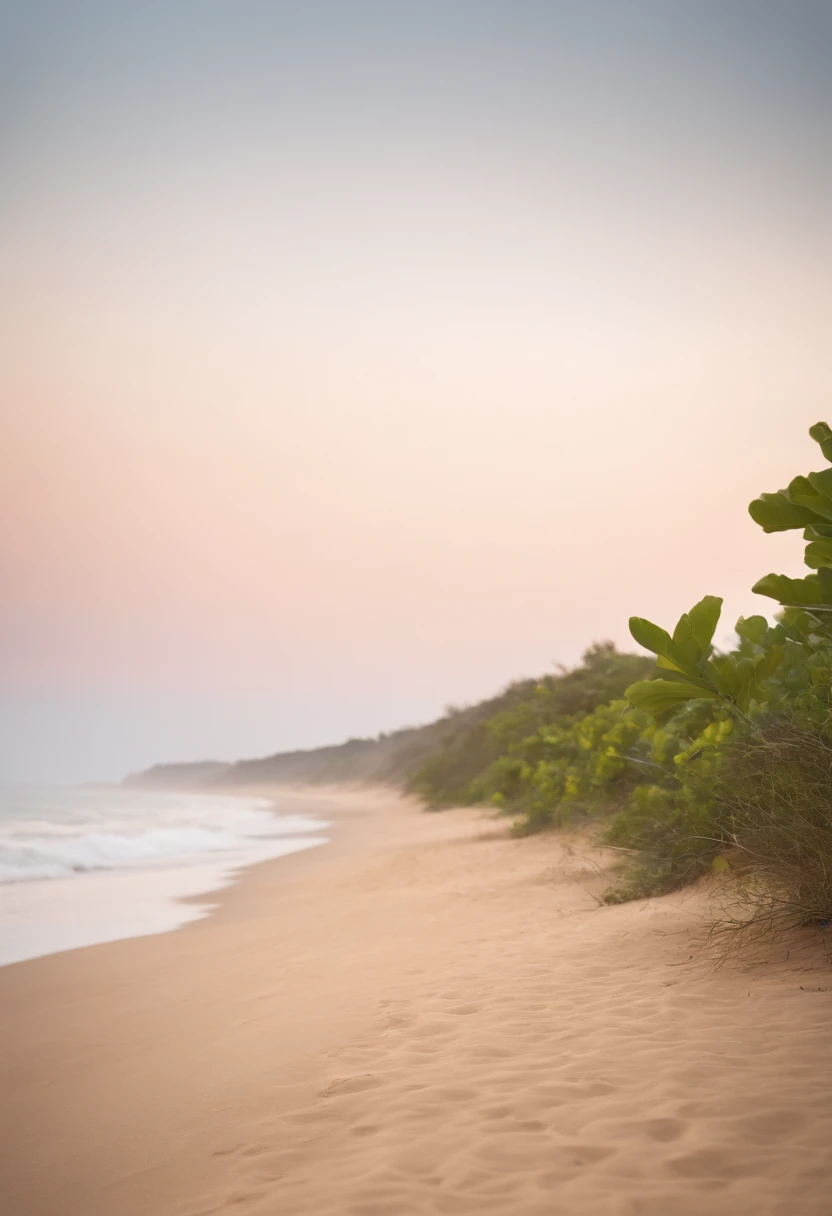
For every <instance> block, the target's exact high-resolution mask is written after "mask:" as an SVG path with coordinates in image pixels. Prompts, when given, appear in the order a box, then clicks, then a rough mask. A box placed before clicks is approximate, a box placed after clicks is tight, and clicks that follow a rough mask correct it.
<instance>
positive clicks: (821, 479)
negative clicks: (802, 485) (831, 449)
mask: <svg viewBox="0 0 832 1216" xmlns="http://www.w3.org/2000/svg"><path fill="white" fill-rule="evenodd" d="M807 480H808V482H809V485H810V486H811V487H812V489H813V490H815V491H816V492H817V493H818V494H822V495H823V497H824V498H825V499H826V500H827V501H828V502H830V503H832V469H824V470H823V472H822V473H810V474H809V477H808V479H807Z"/></svg>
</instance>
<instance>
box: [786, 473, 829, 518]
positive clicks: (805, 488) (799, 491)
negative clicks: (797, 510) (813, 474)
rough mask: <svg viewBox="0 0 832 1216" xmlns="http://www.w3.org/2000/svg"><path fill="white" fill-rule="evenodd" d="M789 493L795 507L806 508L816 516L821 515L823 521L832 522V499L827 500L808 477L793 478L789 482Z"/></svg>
mask: <svg viewBox="0 0 832 1216" xmlns="http://www.w3.org/2000/svg"><path fill="white" fill-rule="evenodd" d="M787 492H788V495H789V499H790V501H791V502H793V503H794V504H795V506H798V507H804V508H805V509H806V510H808V511H812V512H813V513H814V514H815V515H820V517H821V518H822V519H830V520H832V499H829V498H827V497H826V495H825V494H823V493H822V492H821V491H820V490H816V489H815V487H814V486H813V485H812V483H811V481H810V480H809V478H808V477H793V478H792V480H791V481H790V482H789V485H788V491H787ZM808 522H810V523H811V522H812V521H811V520H810V521H808ZM798 526H799V525H798Z"/></svg>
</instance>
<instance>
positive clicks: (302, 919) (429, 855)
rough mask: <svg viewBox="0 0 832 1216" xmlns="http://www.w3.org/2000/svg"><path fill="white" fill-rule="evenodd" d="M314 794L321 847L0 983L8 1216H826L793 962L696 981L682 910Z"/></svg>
mask: <svg viewBox="0 0 832 1216" xmlns="http://www.w3.org/2000/svg"><path fill="white" fill-rule="evenodd" d="M310 797H311V796H310ZM315 798H316V805H317V803H318V802H320V801H321V800H324V799H330V801H327V803H326V805H327V806H328V807H329V808H330V813H334V814H335V815H337V816H338V823H339V827H338V829H336V831H335V838H334V841H333V844H332V845H331V846H329V847H328V848H327V849H321V850H315V851H312V852H311V853H309V854H299V855H298V856H296V857H294V858H287V859H283V860H281V861H279V862H275V863H269V864H267V865H264V866H260V867H257V868H256V869H254V870H252V871H250V872H249V873H248V874H247V875H246V877H245V879H244V881H243V882H242V883H241V884H240V886H239V887H238V888H235V889H233V890H231V891H229V892H225V893H223V895H222V897H221V907H220V910H219V912H218V914H217V915H216V916H215V917H213V918H212V919H211V920H208V921H203V922H197V923H196V924H194V925H192V926H189V927H187V928H186V929H183V930H181V931H179V932H177V933H174V934H170V935H167V936H164V937H156V938H149V939H143V940H138V941H131V942H122V943H116V944H114V945H111V946H100V947H93V948H91V949H88V950H83V951H76V952H73V953H71V954H65V955H59V956H55V957H53V958H51V959H41V960H35V961H33V962H30V963H24V964H20V965H18V966H14V967H9V968H5V969H3V970H2V971H0V999H2V1002H3V1008H4V1010H5V1015H4V1023H5V1024H4V1028H3V1031H2V1039H0V1043H2V1047H0V1051H2V1055H3V1085H4V1093H5V1094H6V1095H7V1099H8V1100H7V1101H6V1102H5V1103H4V1106H5V1108H6V1112H7V1115H8V1116H9V1117H8V1119H7V1121H6V1126H4V1128H3V1129H2V1133H0V1134H1V1135H2V1143H3V1145H4V1147H5V1150H6V1151H7V1152H8V1153H10V1154H11V1158H10V1160H9V1163H8V1165H7V1168H6V1177H5V1178H4V1189H5V1193H6V1194H7V1195H10V1196H11V1197H12V1202H13V1205H14V1206H13V1208H12V1209H11V1210H12V1211H14V1212H15V1213H18V1212H19V1213H23V1214H25V1216H44V1214H47V1213H48V1214H49V1216H52V1214H53V1213H54V1214H55V1216H58V1213H61V1216H65V1214H66V1216H72V1214H75V1213H78V1214H81V1213H83V1216H104V1214H105V1213H106V1214H107V1216H111V1214H112V1213H115V1212H118V1213H120V1214H122V1216H208V1214H209V1213H239V1214H240V1216H283V1214H284V1213H285V1214H286V1216H295V1214H298V1216H301V1214H309V1216H336V1214H337V1216H342V1214H349V1216H410V1214H411V1213H412V1214H416V1213H419V1214H421V1213H424V1214H429V1213H431V1214H432V1213H497V1214H500V1216H502V1214H505V1216H508V1214H509V1213H511V1214H515V1213H516V1214H517V1216H553V1214H556V1213H557V1214H567V1216H571V1214H572V1213H576V1214H577V1213H587V1214H589V1213H592V1214H593V1216H606V1214H607V1213H609V1214H611V1216H612V1214H616V1216H619V1214H620V1216H700V1214H702V1213H705V1214H707V1216H723V1214H724V1216H728V1214H729V1213H730V1214H731V1216H737V1214H740V1216H744V1214H748V1216H751V1214H752V1213H754V1214H755V1216H756V1214H758V1213H761V1214H770V1216H821V1214H823V1216H826V1213H828V1212H829V1210H830V1201H829V1195H830V1187H832V1153H830V1143H832V1097H830V1092H829V1077H830V1064H832V1035H830V1030H832V973H830V971H829V968H828V966H827V964H826V962H825V959H824V958H823V956H822V954H820V952H819V951H818V949H817V947H816V945H815V944H814V943H813V942H812V941H807V942H805V943H802V942H800V941H799V940H795V941H794V942H791V943H789V946H788V951H787V948H786V947H785V946H780V947H777V948H776V949H774V948H773V949H772V951H771V952H770V956H769V958H768V961H766V962H762V961H760V960H755V962H754V964H753V965H752V964H750V963H743V964H739V963H736V962H735V963H732V964H730V965H725V966H723V967H722V968H720V969H718V970H715V968H714V964H713V961H712V960H709V959H707V958H705V957H703V955H702V952H701V948H700V934H701V914H702V896H701V895H700V894H690V893H689V894H687V895H685V896H682V897H674V898H671V899H665V900H661V901H654V902H652V903H640V904H631V905H627V906H624V907H616V908H602V909H599V908H597V907H596V905H595V903H594V900H593V899H592V896H591V891H592V890H593V889H597V887H598V885H599V883H602V882H603V880H602V879H601V878H599V876H598V875H597V874H596V873H595V872H594V869H593V866H594V864H595V863H594V861H593V860H592V859H591V858H587V856H586V855H585V854H584V853H583V852H582V851H581V850H580V849H577V850H576V849H570V848H569V846H568V843H567V842H564V841H563V839H559V838H557V837H554V836H549V837H539V838H532V839H528V840H520V841H514V840H507V839H506V838H505V831H504V828H503V827H502V826H495V825H494V823H493V822H492V821H490V820H487V819H484V818H483V817H482V816H481V815H479V814H478V813H475V812H452V813H449V814H447V815H442V816H432V815H425V814H422V813H420V812H418V811H417V810H416V809H415V808H414V807H412V806H410V805H409V804H407V803H401V802H398V801H397V800H396V799H395V798H393V797H392V796H390V795H380V794H378V793H373V794H361V795H358V794H355V793H353V794H350V795H345V794H341V795H332V794H329V795H324V794H319V795H316V796H315Z"/></svg>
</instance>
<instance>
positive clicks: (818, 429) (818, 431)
mask: <svg viewBox="0 0 832 1216" xmlns="http://www.w3.org/2000/svg"><path fill="white" fill-rule="evenodd" d="M809 434H810V435H811V437H812V438H813V439H814V441H815V443H819V444H820V450H821V451H822V452H823V454H824V456H825V457H826V459H827V460H828V461H829V462H830V464H832V430H830V429H829V427H828V426H827V424H826V423H825V422H816V423H815V425H814V426H810V427H809Z"/></svg>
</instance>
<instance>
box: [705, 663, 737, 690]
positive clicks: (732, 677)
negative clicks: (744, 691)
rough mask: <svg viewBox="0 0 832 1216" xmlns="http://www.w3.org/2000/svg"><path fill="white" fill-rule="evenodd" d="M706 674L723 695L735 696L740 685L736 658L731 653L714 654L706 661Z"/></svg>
mask: <svg viewBox="0 0 832 1216" xmlns="http://www.w3.org/2000/svg"><path fill="white" fill-rule="evenodd" d="M708 675H709V676H710V677H711V680H712V681H713V683H714V686H715V687H716V688H717V689H718V690H719V692H720V694H721V695H722V696H723V697H736V696H738V695H739V692H740V689H741V687H742V681H741V680H740V677H739V674H738V672H737V660H736V659H735V658H734V656H733V655H732V654H715V655H714V657H713V658H712V659H711V660H710V662H709V663H708Z"/></svg>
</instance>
